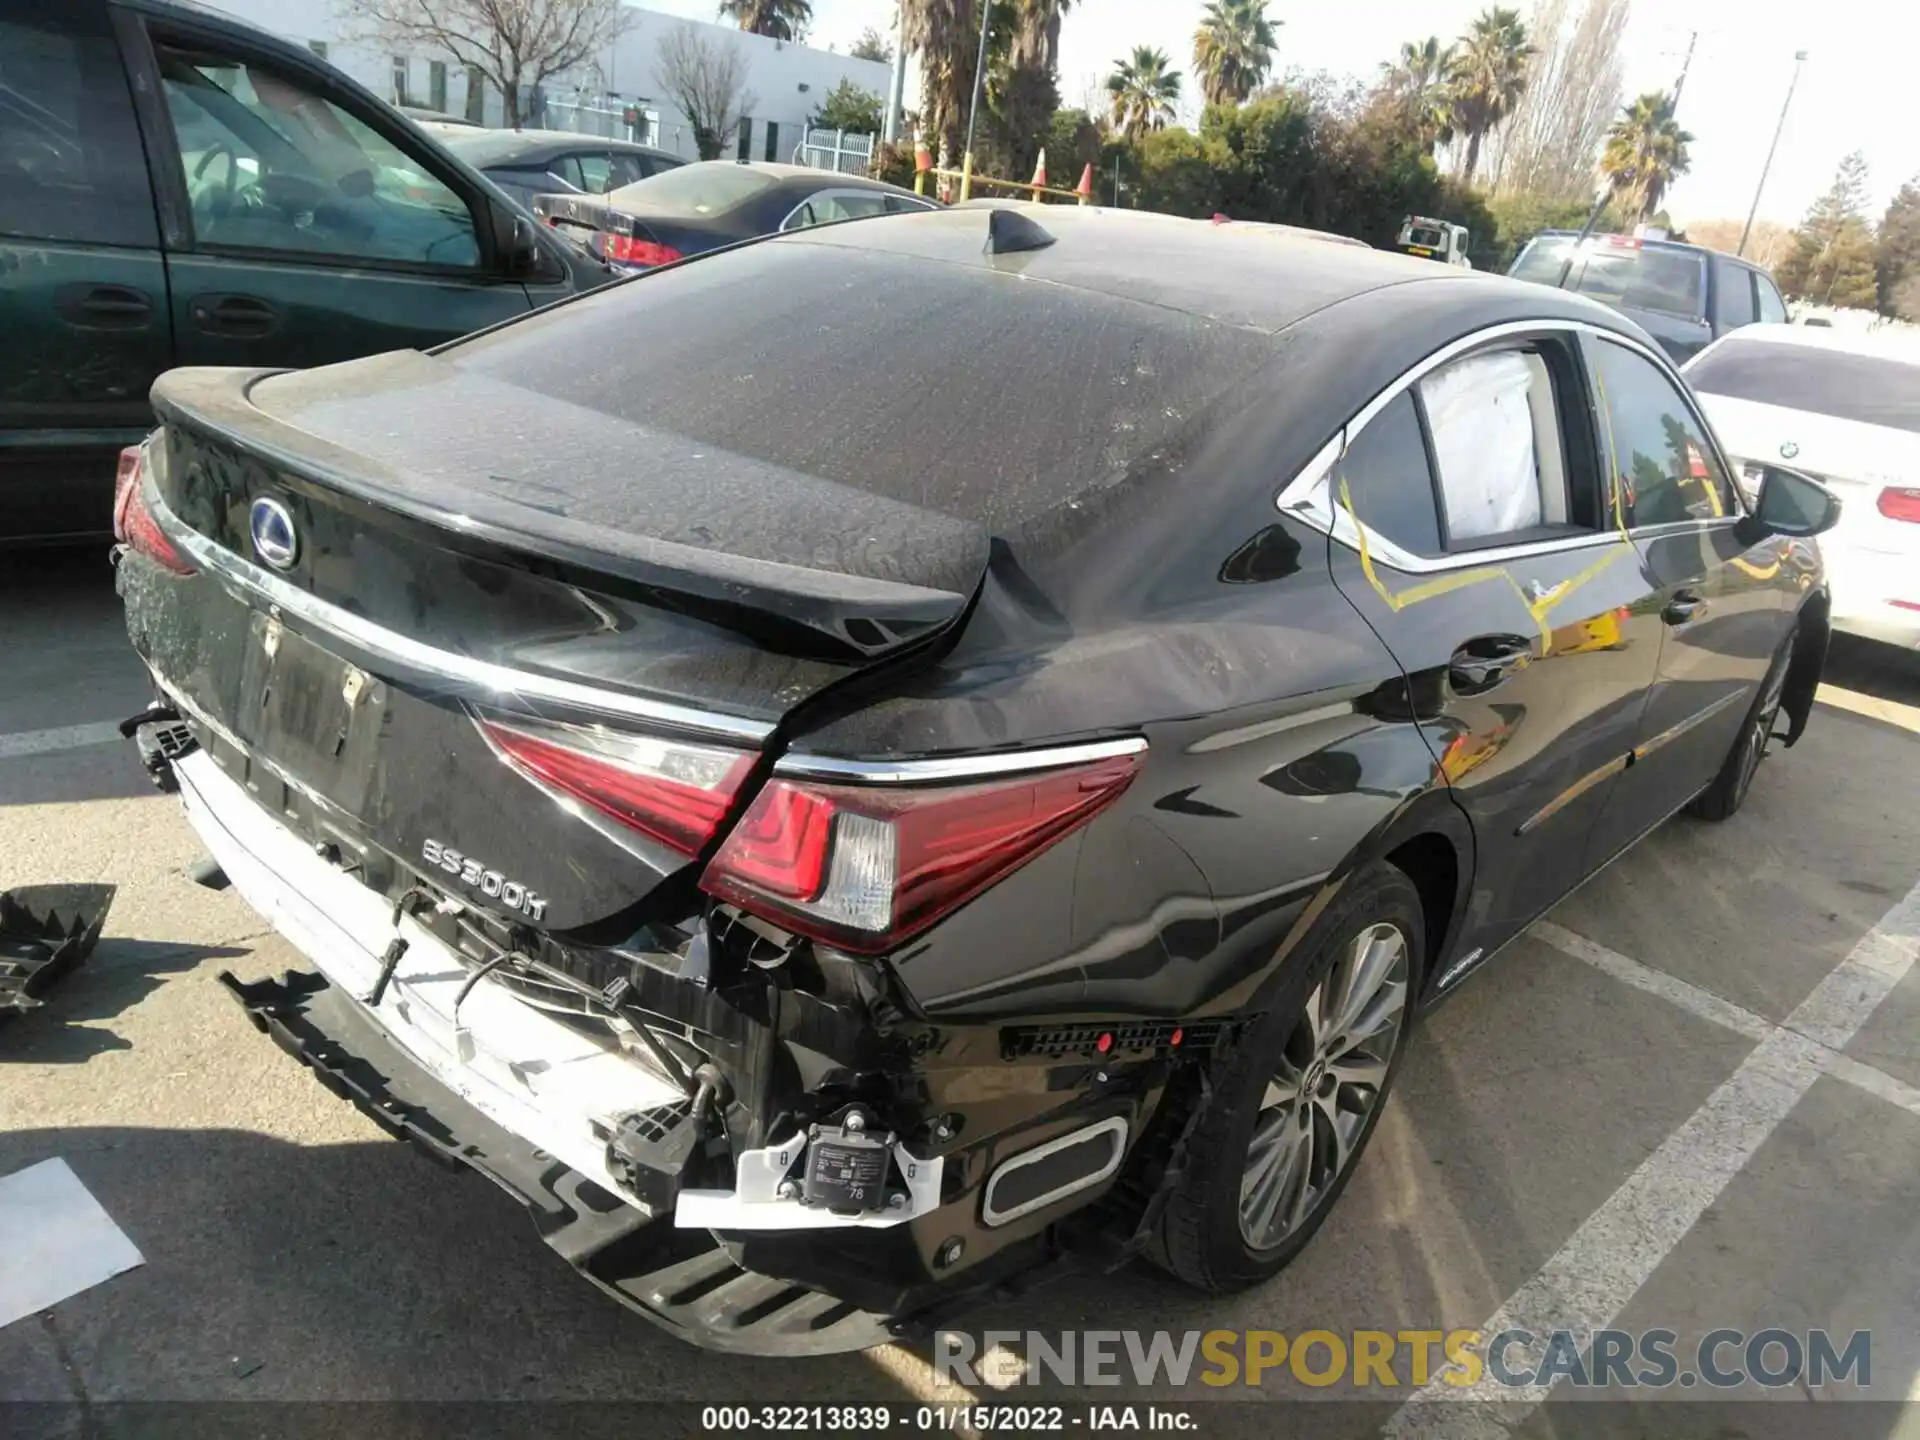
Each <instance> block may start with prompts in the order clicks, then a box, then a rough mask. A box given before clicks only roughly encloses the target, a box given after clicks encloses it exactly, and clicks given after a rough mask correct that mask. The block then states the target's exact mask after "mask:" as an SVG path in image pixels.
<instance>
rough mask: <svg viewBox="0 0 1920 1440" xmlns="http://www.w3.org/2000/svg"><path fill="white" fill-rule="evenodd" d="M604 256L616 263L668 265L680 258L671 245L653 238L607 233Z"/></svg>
mask: <svg viewBox="0 0 1920 1440" xmlns="http://www.w3.org/2000/svg"><path fill="white" fill-rule="evenodd" d="M605 245H606V257H607V259H609V260H611V261H613V262H614V263H615V264H617V265H669V264H671V263H672V262H673V261H675V260H678V259H679V258H680V252H679V251H678V250H676V249H674V248H673V247H672V246H671V245H661V244H659V243H658V242H656V241H653V240H636V239H634V237H633V236H631V235H609V236H607V238H606V241H605Z"/></svg>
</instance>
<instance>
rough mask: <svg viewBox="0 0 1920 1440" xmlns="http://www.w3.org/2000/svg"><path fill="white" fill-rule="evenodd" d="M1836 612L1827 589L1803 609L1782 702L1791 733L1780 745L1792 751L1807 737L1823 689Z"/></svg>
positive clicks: (1803, 604)
mask: <svg viewBox="0 0 1920 1440" xmlns="http://www.w3.org/2000/svg"><path fill="white" fill-rule="evenodd" d="M1832 612H1833V597H1832V595H1831V593H1830V592H1829V591H1828V589H1827V587H1826V586H1824V585H1822V586H1821V587H1820V588H1819V589H1817V590H1815V591H1813V592H1812V593H1811V594H1810V595H1808V596H1807V598H1806V599H1805V600H1804V601H1803V602H1801V605H1800V610H1799V613H1798V617H1797V618H1798V623H1799V630H1798V632H1797V633H1796V634H1795V636H1794V641H1793V660H1792V662H1791V663H1790V665H1789V667H1788V670H1787V685H1786V689H1785V690H1784V691H1783V692H1782V694H1781V700H1780V708H1781V709H1782V710H1784V711H1785V712H1786V716H1787V733H1786V734H1785V735H1784V736H1783V737H1782V738H1781V741H1780V743H1781V744H1782V745H1784V746H1786V747H1787V748H1789V749H1791V748H1792V747H1793V744H1794V742H1795V741H1797V740H1798V739H1799V738H1800V737H1801V735H1802V734H1804V733H1805V731H1806V728H1807V719H1808V717H1809V716H1811V715H1812V714H1813V697H1814V693H1815V692H1816V691H1817V690H1818V689H1819V688H1820V672H1821V671H1822V670H1824V669H1825V668H1826V663H1827V647H1828V645H1829V643H1830V642H1831V641H1832V639H1833V621H1832Z"/></svg>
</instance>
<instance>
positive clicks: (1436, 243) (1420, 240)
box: [1407, 226, 1447, 250]
mask: <svg viewBox="0 0 1920 1440" xmlns="http://www.w3.org/2000/svg"><path fill="white" fill-rule="evenodd" d="M1407 242H1408V243H1409V244H1411V245H1425V246H1427V247H1428V248H1429V249H1432V250H1439V249H1441V248H1443V247H1444V246H1445V245H1446V243H1447V239H1446V236H1444V235H1442V234H1441V233H1440V232H1439V231H1438V230H1426V229H1422V228H1420V227H1419V226H1415V227H1414V228H1413V229H1412V230H1409V231H1408V232H1407Z"/></svg>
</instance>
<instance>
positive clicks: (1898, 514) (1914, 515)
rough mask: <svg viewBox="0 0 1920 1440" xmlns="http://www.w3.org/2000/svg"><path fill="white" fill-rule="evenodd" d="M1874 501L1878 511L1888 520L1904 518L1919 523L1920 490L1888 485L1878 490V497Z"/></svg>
mask: <svg viewBox="0 0 1920 1440" xmlns="http://www.w3.org/2000/svg"><path fill="white" fill-rule="evenodd" d="M1876 503H1877V504H1878V505H1879V507H1880V513H1881V514H1882V515H1884V516H1886V517H1887V518H1888V519H1889V520H1906V521H1909V522H1911V523H1913V524H1917V525H1920V490H1912V489H1907V488H1905V487H1902V486H1898V485H1889V486H1887V488H1886V489H1884V490H1882V491H1881V492H1880V499H1879V500H1878V501H1877V502H1876Z"/></svg>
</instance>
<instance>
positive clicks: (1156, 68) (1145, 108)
mask: <svg viewBox="0 0 1920 1440" xmlns="http://www.w3.org/2000/svg"><path fill="white" fill-rule="evenodd" d="M1113 66H1114V69H1113V74H1111V75H1109V76H1108V77H1107V94H1108V95H1109V96H1111V97H1112V100H1113V124H1114V128H1115V129H1116V130H1118V131H1119V132H1120V133H1121V134H1122V135H1124V136H1125V137H1126V138H1127V139H1129V140H1138V139H1139V138H1140V137H1141V136H1143V135H1145V134H1146V133H1147V132H1148V131H1149V130H1160V129H1163V128H1165V127H1166V126H1167V124H1169V123H1170V122H1171V121H1172V119H1173V114H1174V106H1175V105H1176V104H1178V103H1179V100H1180V72H1179V71H1178V70H1175V69H1173V68H1172V62H1171V61H1169V60H1168V59H1167V52H1166V51H1164V50H1156V49H1154V48H1153V47H1152V46H1151V45H1136V46H1134V49H1133V56H1132V58H1131V59H1126V60H1116V61H1114V62H1113Z"/></svg>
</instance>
